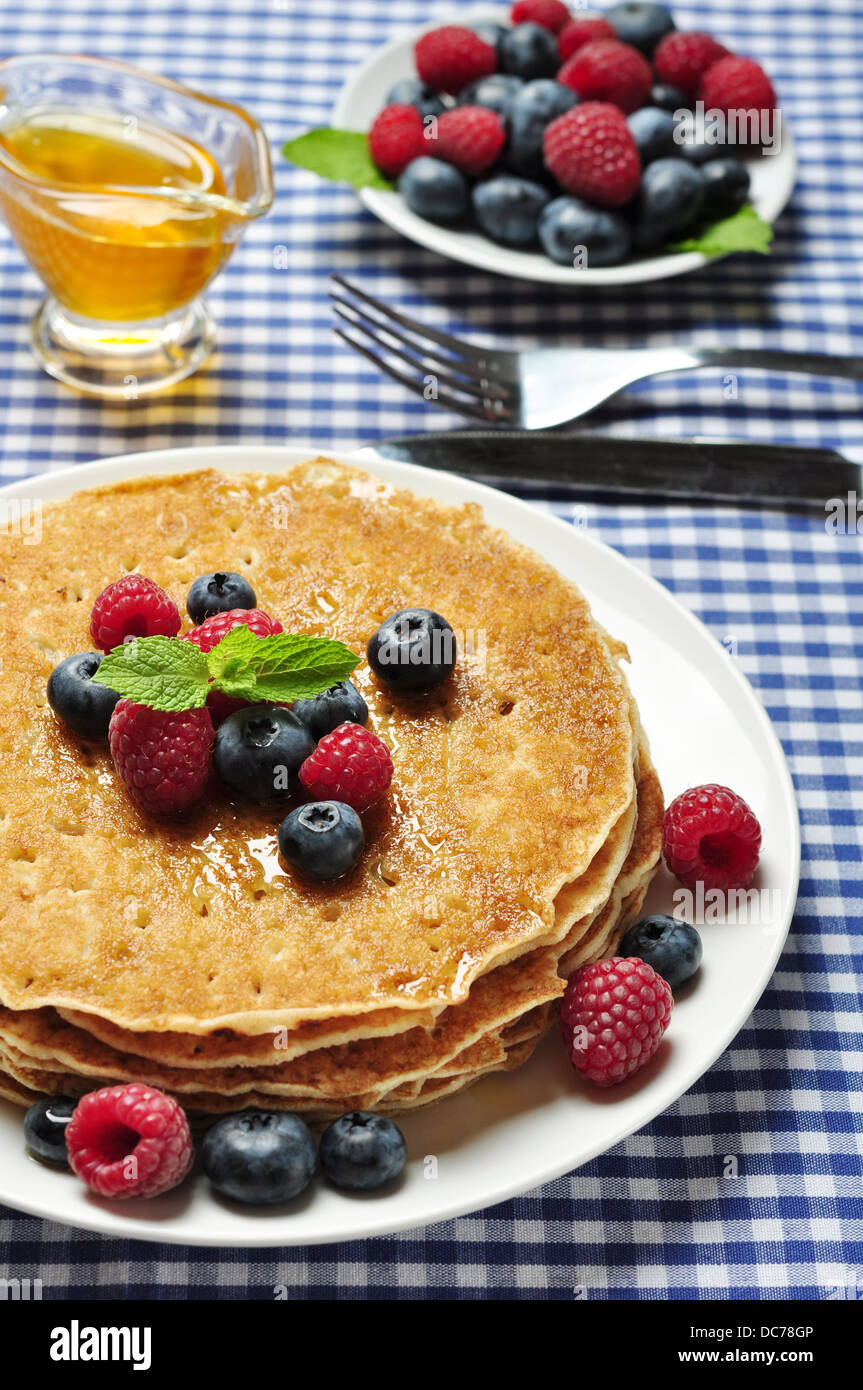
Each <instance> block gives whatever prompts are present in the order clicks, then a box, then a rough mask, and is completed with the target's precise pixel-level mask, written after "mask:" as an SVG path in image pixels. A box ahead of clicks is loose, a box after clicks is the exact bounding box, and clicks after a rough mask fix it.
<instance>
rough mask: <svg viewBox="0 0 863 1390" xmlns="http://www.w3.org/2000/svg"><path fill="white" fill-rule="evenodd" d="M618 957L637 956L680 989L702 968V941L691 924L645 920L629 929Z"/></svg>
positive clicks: (667, 919) (668, 919) (657, 918)
mask: <svg viewBox="0 0 863 1390" xmlns="http://www.w3.org/2000/svg"><path fill="white" fill-rule="evenodd" d="M618 955H621V956H637V957H638V959H639V960H644V961H647V964H648V965H652V966H653V968H654V970H655V971H656V973H657V975H661V976H662V978H663V979H664V980H667V981H668V983H669V985H670V986H671V988H672V989H677V986H678V985H682V984H683V983H684V981H686V980H688V979H689V978H690V977H691V976H692V975H694V974H695V972H696V970H697V969H698V967H699V965H700V964H701V937H700V936H699V934H698V932H697V931H696V930H695V928H694V927H691V926H690V925H689V923H688V922H678V921H676V920H675V918H674V917H664V916H663V915H662V914H661V913H660V914H657V915H656V916H655V917H645V918H644V921H643V922H636V924H635V926H634V927H630V928H629V931H628V932H627V933H626V935H625V936H624V938H623V940H622V941H621V943H620V948H619V950H618Z"/></svg>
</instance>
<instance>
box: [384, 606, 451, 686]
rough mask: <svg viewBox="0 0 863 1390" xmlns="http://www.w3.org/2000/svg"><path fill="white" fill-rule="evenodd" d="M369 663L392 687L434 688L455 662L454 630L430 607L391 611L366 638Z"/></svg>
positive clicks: (448, 672)
mask: <svg viewBox="0 0 863 1390" xmlns="http://www.w3.org/2000/svg"><path fill="white" fill-rule="evenodd" d="M367 655H368V659H369V665H370V666H371V668H372V670H373V671H374V673H375V675H376V676H377V677H378V678H379V679H380V680H382V681H383V682H384V683H385V684H386V685H388V686H390V687H391V688H392V689H394V690H411V691H416V690H433V689H434V687H435V686H437V685H440V684H441V683H442V681H445V680H446V678H447V676H448V675H449V674H450V672H451V671H452V669H453V667H454V666H455V662H456V655H457V653H456V640H455V633H454V632H453V630H452V628H451V627H450V625H449V623H448V622H447V620H446V618H442V617H441V615H440V613H435V612H433V611H432V609H430V608H402V609H400V610H399V612H398V613H391V614H390V616H389V617H388V618H386V619H385V620H384V622H382V623H381V625H380V627H379V628H378V630H377V632H375V633H374V634H373V635H372V636H371V637H370V638H369V644H368V648H367Z"/></svg>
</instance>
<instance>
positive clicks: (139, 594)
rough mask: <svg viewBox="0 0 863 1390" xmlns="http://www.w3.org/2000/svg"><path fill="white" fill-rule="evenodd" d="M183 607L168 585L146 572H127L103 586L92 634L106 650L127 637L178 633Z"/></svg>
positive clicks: (95, 604)
mask: <svg viewBox="0 0 863 1390" xmlns="http://www.w3.org/2000/svg"><path fill="white" fill-rule="evenodd" d="M179 631H180V610H179V609H178V607H177V605H176V603H174V602H173V600H172V599H169V598H168V595H167V594H166V593H165V591H164V589H160V588H159V586H158V584H155V583H154V582H153V580H152V579H147V577H146V576H145V575H143V574H124V576H123V578H122V579H117V580H115V582H114V583H113V584H109V585H108V587H107V589H103V590H102V592H101V594H100V595H99V597H98V598H97V599H96V602H95V603H94V604H93V612H92V614H91V615H90V636H91V637H92V638H93V641H94V642H95V644H96V646H97V647H98V648H99V650H100V651H102V652H112V651H113V650H114V648H115V647H119V646H120V645H121V644H122V643H123V642H125V640H126V638H127V637H176V635H177V633H178V632H179Z"/></svg>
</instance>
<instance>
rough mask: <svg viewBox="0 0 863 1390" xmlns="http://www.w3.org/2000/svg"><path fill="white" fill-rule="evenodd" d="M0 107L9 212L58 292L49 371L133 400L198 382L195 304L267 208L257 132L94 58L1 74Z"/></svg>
mask: <svg viewBox="0 0 863 1390" xmlns="http://www.w3.org/2000/svg"><path fill="white" fill-rule="evenodd" d="M0 101H2V104H0V208H2V211H3V215H4V217H5V219H6V222H7V223H8V226H9V229H10V231H11V232H12V235H13V237H14V238H15V241H16V242H17V244H18V246H19V247H20V249H21V251H22V252H23V253H24V255H25V256H26V258H27V260H28V261H29V262H30V264H31V266H32V267H33V269H34V270H35V271H36V272H37V274H38V275H39V276H40V278H41V279H42V280H43V281H44V283H45V285H46V287H47V289H48V292H49V294H48V299H47V300H46V301H45V303H44V304H43V306H42V308H41V309H40V311H39V314H38V315H37V317H36V320H35V323H34V347H35V349H36V353H37V356H38V357H39V358H40V360H41V361H42V363H43V365H44V366H45V367H46V369H47V370H48V371H49V372H51V373H52V375H54V376H58V377H59V378H60V379H61V380H64V381H67V382H69V383H70V384H72V385H76V386H78V387H79V388H81V389H84V390H87V391H90V392H92V393H94V394H99V395H108V396H117V395H123V396H125V397H126V398H129V397H130V396H137V395H139V394H142V393H144V392H148V391H152V390H157V389H160V388H161V387H163V386H165V385H168V384H170V383H171V382H173V381H178V380H180V379H181V378H182V377H183V376H187V375H189V372H190V371H194V370H195V368H196V367H197V366H198V365H199V362H200V361H201V360H203V357H204V356H205V355H206V353H207V352H208V351H209V349H210V346H211V345H212V340H213V325H212V321H211V320H210V318H209V315H208V313H207V311H206V309H205V308H204V306H203V304H202V303H201V301H200V299H199V296H200V294H201V293H202V291H203V290H204V289H205V287H206V286H207V284H208V283H209V282H210V281H211V280H212V278H213V276H214V275H216V274H217V273H218V271H219V270H220V269H221V268H222V266H223V265H224V264H225V262H226V261H227V260H228V258H229V256H230V255H231V253H232V251H233V249H234V247H235V246H236V244H237V242H238V241H239V239H240V237H241V236H242V233H243V231H244V230H245V227H246V226H247V225H248V223H249V221H250V220H251V219H252V218H254V217H257V216H260V215H261V213H263V212H265V211H266V210H267V209H268V208H269V206H270V204H271V202H272V181H271V171H270V164H269V153H268V150H267V146H266V142H265V140H264V137H263V132H262V131H261V129H260V127H259V126H258V125H257V123H256V122H254V121H253V120H252V119H251V117H249V116H248V115H247V114H246V113H245V112H244V111H241V110H240V108H239V107H233V106H230V105H227V104H226V103H222V102H217V101H214V100H213V99H212V98H209V97H204V96H201V95H200V94H198V93H195V92H190V91H187V90H186V89H185V88H182V87H178V86H177V85H176V84H175V83H171V82H168V81H166V80H165V79H162V78H154V77H150V76H149V75H147V74H145V73H140V72H137V71H136V70H135V69H134V68H127V67H125V66H124V65H122V64H116V63H109V62H107V61H105V60H103V59H95V58H67V57H56V58H45V57H41V58H22V59H10V60H8V61H7V62H5V63H0ZM130 383H131V385H132V388H133V389H132V390H131V391H130V390H129V386H130Z"/></svg>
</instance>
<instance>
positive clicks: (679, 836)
mask: <svg viewBox="0 0 863 1390" xmlns="http://www.w3.org/2000/svg"><path fill="white" fill-rule="evenodd" d="M760 849H761V826H760V825H759V824H758V819H757V817H756V815H755V813H754V811H752V809H751V808H750V807H749V806H748V805H747V804H746V802H745V801H744V800H743V797H742V796H738V795H737V793H736V792H733V791H731V790H730V788H728V787H720V786H718V785H717V784H716V783H715V782H709V783H707V785H706V786H703V787H690V789H689V791H687V792H682V793H681V795H680V796H678V797H675V799H674V801H672V803H671V805H670V806H669V808H668V810H667V811H666V813H665V820H664V822H663V826H662V853H663V855H664V856H665V862H666V864H667V865H668V867H669V869H670V870H671V872H672V873H673V874H676V875H677V877H678V878H679V879H680V882H681V883H685V884H686V886H687V888H694V887H695V886H696V884H698V883H703V884H704V887H705V888H706V889H707V888H719V889H722V890H723V891H725V890H727V889H729V888H748V887H749V885H750V883H751V882H752V879H753V877H754V875H755V870H756V868H757V867H758V855H759V851H760Z"/></svg>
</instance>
